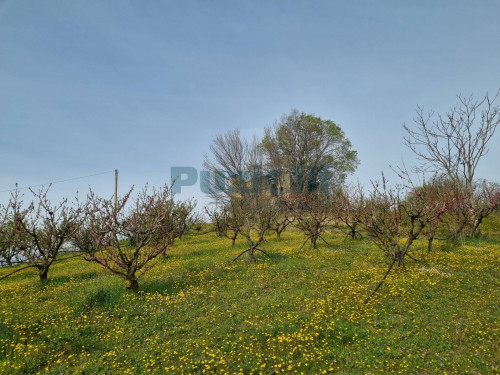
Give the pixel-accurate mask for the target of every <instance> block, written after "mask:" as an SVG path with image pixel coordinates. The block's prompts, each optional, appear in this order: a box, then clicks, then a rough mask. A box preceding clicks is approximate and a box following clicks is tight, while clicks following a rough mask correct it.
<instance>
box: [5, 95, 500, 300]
mask: <svg viewBox="0 0 500 375" xmlns="http://www.w3.org/2000/svg"><path fill="white" fill-rule="evenodd" d="M497 96H498V94H497V95H496V96H495V97H493V98H490V97H489V96H488V95H486V96H485V97H484V98H483V99H482V100H480V101H474V100H473V98H472V97H470V98H464V97H461V96H459V104H457V106H455V107H453V108H452V109H451V110H450V112H449V113H447V114H446V116H438V117H437V120H432V119H433V113H432V112H430V113H429V114H427V115H424V111H423V109H422V108H420V107H419V108H418V109H417V117H416V119H415V127H414V128H410V127H407V126H405V129H406V131H407V137H406V139H405V143H406V145H407V146H408V147H409V148H410V150H412V151H413V152H414V153H415V154H416V155H417V156H418V157H419V159H420V161H421V164H419V165H418V166H417V167H416V168H415V169H416V172H418V173H419V174H421V175H422V176H423V177H422V179H421V182H419V183H415V182H414V180H413V178H412V176H413V175H412V174H411V173H409V172H408V171H407V170H406V169H397V170H396V172H397V173H398V174H399V177H400V181H399V184H396V185H392V186H389V185H388V183H387V181H386V180H385V177H384V176H382V179H381V180H380V181H378V182H373V183H372V187H371V189H369V190H368V191H365V190H364V189H363V188H362V187H361V186H359V185H347V184H345V179H346V177H347V175H348V174H349V173H352V172H353V171H354V170H355V168H356V166H357V164H358V163H359V161H358V159H357V155H356V152H355V151H354V150H352V148H351V144H350V142H349V140H348V139H347V138H346V137H345V135H344V133H343V131H342V130H341V128H340V127H339V126H338V125H337V124H335V123H334V122H332V121H329V120H322V119H321V118H319V117H316V116H313V115H308V114H305V113H299V112H298V111H292V112H291V113H290V114H289V115H285V116H283V118H282V119H281V120H280V121H279V122H277V123H276V124H275V126H274V127H270V128H266V129H265V134H264V137H263V138H262V139H261V140H257V139H256V138H254V139H253V140H252V141H251V142H248V141H246V140H245V139H243V138H242V137H241V136H240V133H239V132H238V131H231V132H228V133H225V134H222V135H219V136H217V137H216V138H215V139H214V141H213V143H212V145H211V147H210V150H211V152H212V155H211V157H208V156H206V157H205V163H204V165H205V167H206V168H207V169H208V170H209V171H210V172H212V173H211V174H212V177H214V179H215V180H216V181H217V183H216V184H214V185H213V191H212V192H211V195H212V197H213V198H215V199H216V200H217V203H218V204H217V205H216V207H215V208H211V209H210V208H207V209H206V212H207V214H208V216H209V218H210V220H211V221H212V222H213V224H214V230H215V231H216V233H217V234H218V235H219V236H225V237H227V238H229V239H230V240H231V241H232V244H233V245H234V243H235V240H236V238H237V237H238V236H241V237H243V238H244V239H245V240H246V242H247V245H248V247H247V249H245V251H243V252H242V253H241V254H239V255H238V257H237V258H236V259H238V258H239V257H240V256H241V255H243V254H245V253H247V254H248V256H249V258H250V259H251V260H252V261H255V260H256V253H258V252H261V253H263V254H267V253H266V251H265V250H264V249H263V246H262V245H263V243H264V242H265V240H266V236H268V235H269V234H270V233H272V232H275V233H276V235H277V236H278V237H280V235H281V233H282V232H283V231H285V230H286V229H287V228H288V227H289V226H290V225H294V226H295V227H296V228H298V229H299V230H300V231H302V232H303V233H304V234H305V241H304V244H303V245H302V246H304V245H305V244H306V243H307V242H308V241H309V242H310V246H311V248H316V246H317V243H318V241H325V238H324V237H323V234H324V232H325V231H327V230H330V229H331V228H336V229H338V230H342V231H344V233H345V234H346V236H350V237H352V238H356V237H359V236H361V234H362V233H363V234H364V235H368V236H369V237H370V238H371V239H372V240H373V241H374V243H375V244H376V245H377V246H379V247H380V248H381V249H382V250H383V251H384V252H385V253H386V254H387V255H388V256H389V257H390V258H391V260H392V261H391V265H390V267H389V271H390V269H391V268H392V267H393V266H394V265H395V264H397V265H399V266H402V265H404V261H405V258H406V257H412V256H411V255H410V253H409V251H410V249H411V247H412V245H413V244H414V242H415V240H417V239H418V238H426V239H427V241H428V248H429V251H431V250H432V245H433V241H434V239H435V238H446V239H450V240H456V239H457V238H458V237H459V236H461V235H463V234H465V235H471V236H474V235H476V234H477V233H478V231H479V228H480V225H481V223H482V221H483V219H484V218H485V217H487V216H488V215H489V214H491V213H492V212H493V211H494V210H496V209H498V207H499V205H500V189H499V186H498V185H497V184H493V183H488V182H486V181H477V180H476V179H475V171H476V168H477V165H478V162H479V160H480V159H481V158H482V157H483V156H484V155H485V154H486V153H487V152H488V148H487V144H488V142H489V140H490V139H491V138H492V136H493V134H494V132H495V130H496V127H497V126H498V124H499V123H500V109H499V107H495V106H494V105H493V103H494V101H495V100H496V98H497ZM428 172H432V173H433V174H432V175H431V177H429V175H428V174H427V175H426V174H425V173H428ZM32 193H33V196H34V200H33V202H31V203H30V204H28V205H24V204H23V202H22V197H21V195H20V194H19V191H17V190H16V191H15V192H14V193H13V195H12V198H11V200H10V202H9V204H8V205H7V206H5V207H1V208H0V220H1V221H0V257H2V258H3V259H4V260H5V262H6V263H7V264H12V263H13V260H16V258H17V260H20V261H22V262H25V263H27V265H26V266H25V267H23V268H19V269H16V270H15V271H14V272H18V271H20V270H22V269H24V268H36V269H37V270H38V273H39V276H40V279H41V280H46V279H47V274H48V271H49V268H50V266H51V265H52V264H53V263H54V262H55V261H58V260H59V259H60V257H59V253H60V252H61V249H62V248H63V245H64V244H65V243H68V242H69V243H72V244H73V245H74V246H76V247H77V248H78V249H80V250H81V251H82V252H83V253H84V259H85V260H87V261H92V262H97V263H99V264H100V265H101V266H103V267H104V268H105V269H107V270H109V271H110V272H112V273H113V274H116V275H118V276H120V277H122V278H123V279H125V280H127V282H128V287H129V288H131V289H134V290H136V289H137V288H138V279H139V278H140V277H141V276H142V275H143V274H144V273H145V272H146V271H147V269H148V268H149V267H150V266H151V264H152V263H151V261H152V260H153V259H155V258H157V257H158V256H160V255H163V254H165V252H166V250H167V248H168V247H169V246H170V245H171V244H172V243H173V242H174V241H175V239H177V238H181V237H182V235H183V234H184V233H186V231H188V230H189V228H190V227H192V225H193V223H195V222H196V221H197V216H196V215H195V214H194V213H193V210H194V202H192V201H187V202H179V201H175V200H174V199H173V196H172V194H171V191H170V189H169V188H168V187H167V186H164V187H162V188H160V189H152V190H148V188H147V187H145V188H144V189H143V190H142V191H141V192H140V193H139V194H138V196H137V197H136V198H135V199H132V198H131V193H132V190H131V191H129V192H128V193H127V194H126V195H125V196H124V197H122V198H120V199H118V201H117V203H115V204H114V203H113V201H112V200H109V199H104V198H100V197H97V196H95V194H94V193H92V192H90V193H89V195H88V197H87V199H86V201H85V202H79V201H78V199H76V200H75V201H74V202H72V203H71V204H69V203H68V201H67V200H64V201H62V202H61V203H60V204H58V205H52V204H51V203H50V201H49V200H48V199H47V190H45V191H44V190H41V191H39V192H32ZM325 242H326V241H325ZM389 271H388V272H389Z"/></svg>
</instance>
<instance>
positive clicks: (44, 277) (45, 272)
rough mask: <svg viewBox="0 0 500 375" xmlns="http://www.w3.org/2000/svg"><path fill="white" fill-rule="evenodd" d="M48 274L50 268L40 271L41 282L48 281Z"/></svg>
mask: <svg viewBox="0 0 500 375" xmlns="http://www.w3.org/2000/svg"><path fill="white" fill-rule="evenodd" d="M48 273H49V267H43V268H40V269H39V271H38V276H39V277H40V281H41V282H45V281H47V275H48Z"/></svg>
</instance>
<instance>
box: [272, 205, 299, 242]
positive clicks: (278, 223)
mask: <svg viewBox="0 0 500 375" xmlns="http://www.w3.org/2000/svg"><path fill="white" fill-rule="evenodd" d="M273 204H275V205H276V209H277V210H278V212H277V214H276V215H274V216H273V218H272V220H271V229H272V230H273V231H274V232H275V233H276V237H277V238H278V240H279V239H281V233H283V232H284V231H285V230H286V228H288V226H289V225H290V224H292V223H293V222H294V221H295V218H294V217H293V213H292V211H291V210H290V209H289V208H288V206H287V202H286V198H285V197H282V196H278V197H276V198H274V201H273Z"/></svg>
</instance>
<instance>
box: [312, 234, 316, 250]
mask: <svg viewBox="0 0 500 375" xmlns="http://www.w3.org/2000/svg"><path fill="white" fill-rule="evenodd" d="M317 240H318V236H317V235H314V236H311V249H316V241H317Z"/></svg>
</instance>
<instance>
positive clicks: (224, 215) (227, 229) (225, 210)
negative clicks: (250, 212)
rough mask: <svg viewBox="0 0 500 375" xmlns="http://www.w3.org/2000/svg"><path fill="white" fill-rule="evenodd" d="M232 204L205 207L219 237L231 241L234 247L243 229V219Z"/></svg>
mask: <svg viewBox="0 0 500 375" xmlns="http://www.w3.org/2000/svg"><path fill="white" fill-rule="evenodd" d="M230 203H231V201H229V203H225V204H223V205H222V204H219V205H218V207H214V208H208V207H205V211H206V213H207V215H208V216H209V218H210V219H211V220H212V223H213V225H214V229H215V233H216V234H217V236H219V237H226V238H228V239H230V240H231V245H232V246H234V245H235V243H236V239H237V238H238V234H239V233H240V229H241V217H240V216H239V215H238V212H237V211H236V210H235V208H236V207H235V206H234V205H232V204H230Z"/></svg>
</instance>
